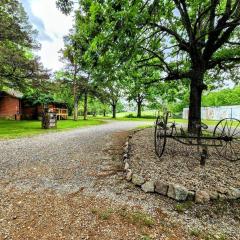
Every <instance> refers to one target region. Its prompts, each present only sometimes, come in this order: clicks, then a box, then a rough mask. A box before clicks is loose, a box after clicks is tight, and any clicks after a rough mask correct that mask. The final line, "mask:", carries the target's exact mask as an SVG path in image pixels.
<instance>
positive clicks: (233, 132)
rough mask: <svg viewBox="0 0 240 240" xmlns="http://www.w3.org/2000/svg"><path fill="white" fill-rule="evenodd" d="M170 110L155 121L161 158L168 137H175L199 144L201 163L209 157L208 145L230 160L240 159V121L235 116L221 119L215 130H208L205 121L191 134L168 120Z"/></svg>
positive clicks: (183, 142) (157, 149) (185, 141)
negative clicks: (195, 132)
mask: <svg viewBox="0 0 240 240" xmlns="http://www.w3.org/2000/svg"><path fill="white" fill-rule="evenodd" d="M168 118H169V112H165V114H164V115H163V116H158V117H157V119H156V123H155V132H154V140H155V151H156V154H157V156H158V157H159V158H160V157H161V156H162V155H163V153H164V150H165V147H166V144H167V139H174V140H175V141H177V142H180V143H182V144H185V145H189V146H197V147H198V149H199V151H200V157H201V165H204V164H205V161H206V159H207V157H208V147H215V148H216V152H217V154H218V155H219V156H221V157H224V158H225V159H227V160H230V161H237V160H239V159H240V121H239V120H238V119H234V118H225V119H222V120H220V121H219V122H218V123H217V125H216V126H215V128H214V130H213V132H210V131H207V129H208V126H207V125H206V124H204V123H202V124H201V125H199V126H197V129H198V131H197V134H189V133H188V132H187V130H185V129H184V128H183V127H180V128H178V127H177V126H176V123H175V122H168Z"/></svg>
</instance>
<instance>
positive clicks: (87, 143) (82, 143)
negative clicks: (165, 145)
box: [0, 121, 149, 192]
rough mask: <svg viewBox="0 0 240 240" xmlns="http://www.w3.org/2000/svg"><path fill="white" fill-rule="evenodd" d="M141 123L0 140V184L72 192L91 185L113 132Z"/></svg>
mask: <svg viewBox="0 0 240 240" xmlns="http://www.w3.org/2000/svg"><path fill="white" fill-rule="evenodd" d="M143 124H145V123H143V122H137V121H136V122H133V121H132V122H127V121H126V122H125V121H121V122H120V121H109V122H108V123H107V124H105V125H99V126H94V127H88V128H84V129H83V128H82V129H75V130H71V131H66V132H58V133H50V134H44V135H38V136H34V137H31V138H20V139H15V140H7V141H1V142H0V183H1V184H4V185H5V186H6V187H10V188H11V187H14V188H16V187H17V188H20V189H21V190H30V189H31V190H32V189H35V190H39V189H52V190H57V191H60V192H72V191H76V190H77V189H79V188H81V187H84V188H91V187H92V186H94V184H95V181H94V179H95V176H94V175H96V174H98V171H101V168H103V167H104V166H103V165H104V160H106V159H107V158H108V157H107V156H106V154H104V152H103V150H104V149H105V148H106V147H107V144H108V142H109V141H110V137H111V135H112V134H113V133H115V132H119V131H123V130H124V131H125V130H130V129H133V128H136V127H137V126H140V125H143ZM146 124H149V123H146Z"/></svg>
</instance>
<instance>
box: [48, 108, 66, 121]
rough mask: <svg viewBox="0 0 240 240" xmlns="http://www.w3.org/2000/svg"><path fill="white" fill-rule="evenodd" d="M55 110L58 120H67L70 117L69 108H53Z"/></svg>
mask: <svg viewBox="0 0 240 240" xmlns="http://www.w3.org/2000/svg"><path fill="white" fill-rule="evenodd" d="M52 111H53V112H55V113H56V114H57V120H67V119H68V110H67V109H64V108H53V109H52Z"/></svg>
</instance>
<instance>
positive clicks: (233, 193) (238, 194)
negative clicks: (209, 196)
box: [227, 188, 240, 199]
mask: <svg viewBox="0 0 240 240" xmlns="http://www.w3.org/2000/svg"><path fill="white" fill-rule="evenodd" d="M227 196H228V198H229V199H238V198H240V190H239V189H237V188H230V189H229V190H228V195H227Z"/></svg>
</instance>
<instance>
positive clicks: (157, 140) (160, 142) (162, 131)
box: [154, 117, 167, 158]
mask: <svg viewBox="0 0 240 240" xmlns="http://www.w3.org/2000/svg"><path fill="white" fill-rule="evenodd" d="M166 131H167V123H166V121H165V119H164V118H163V117H157V119H156V122H155V131H154V145H155V152H156V155H157V156H158V157H159V158H160V157H161V156H162V155H163V153H164V150H165V145H166Z"/></svg>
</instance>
